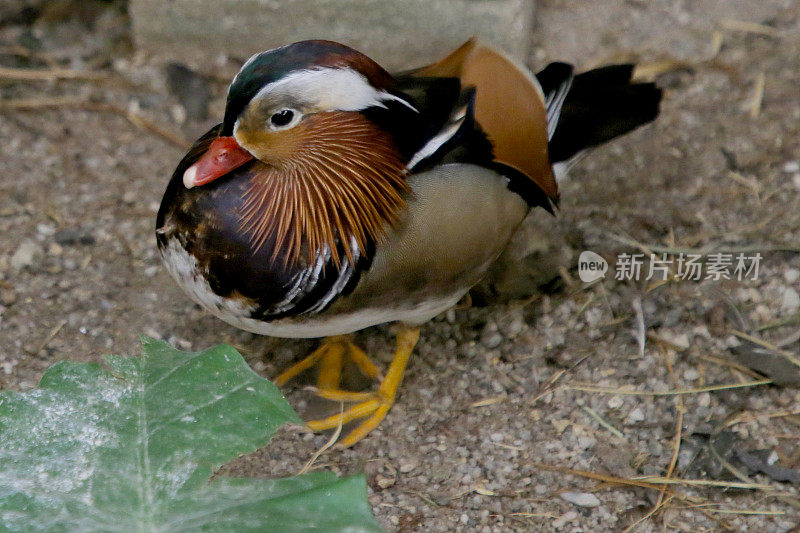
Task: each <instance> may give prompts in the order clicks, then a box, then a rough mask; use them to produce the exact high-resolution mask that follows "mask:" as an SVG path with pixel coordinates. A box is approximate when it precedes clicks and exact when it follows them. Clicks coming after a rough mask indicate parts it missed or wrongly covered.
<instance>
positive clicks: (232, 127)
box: [183, 40, 413, 188]
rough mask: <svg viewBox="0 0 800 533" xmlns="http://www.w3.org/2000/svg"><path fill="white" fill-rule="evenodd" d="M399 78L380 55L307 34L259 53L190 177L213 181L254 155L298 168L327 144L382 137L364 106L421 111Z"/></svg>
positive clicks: (193, 181) (188, 181)
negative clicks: (406, 96)
mask: <svg viewBox="0 0 800 533" xmlns="http://www.w3.org/2000/svg"><path fill="white" fill-rule="evenodd" d="M394 84H395V82H394V79H393V78H392V76H391V75H390V74H389V73H387V72H386V71H385V70H384V69H383V68H382V67H381V66H380V65H378V64H377V63H376V62H374V61H373V60H371V59H370V58H368V57H367V56H365V55H364V54H362V53H360V52H357V51H356V50H353V49H352V48H349V47H347V46H345V45H342V44H339V43H335V42H331V41H320V40H315V41H301V42H298V43H294V44H291V45H288V46H284V47H282V48H276V49H273V50H268V51H266V52H261V53H259V54H256V55H254V56H253V57H251V58H250V59H249V60H248V61H247V62H246V63H245V64H244V65H243V66H242V68H241V70H240V71H239V73H238V74H237V75H236V77H235V78H234V79H233V82H232V83H231V85H230V88H229V89H228V98H227V104H226V108H225V118H224V120H223V123H222V127H221V130H220V135H219V137H218V138H217V139H215V140H214V141H213V142H212V143H211V146H210V147H209V149H208V151H207V152H206V153H205V154H204V155H203V157H201V158H200V159H199V160H198V161H197V162H196V163H195V164H193V165H192V166H190V167H189V168H188V169H187V170H186V171H185V172H184V175H183V183H184V185H185V186H186V187H187V188H192V187H196V186H200V185H204V184H207V183H210V182H212V181H214V180H215V179H217V178H220V177H222V176H224V175H225V174H227V173H228V172H230V171H231V170H234V169H235V168H237V167H239V166H241V165H243V164H244V163H247V162H248V161H250V160H252V159H253V158H255V159H258V160H260V161H261V162H263V163H265V164H267V165H270V166H274V167H278V168H284V169H286V168H293V167H297V166H301V164H302V162H303V161H306V162H308V155H309V153H310V152H311V151H314V150H317V151H319V150H323V151H324V150H325V148H326V146H325V145H329V147H330V146H335V145H336V144H337V143H345V142H351V141H365V142H368V141H369V139H370V138H380V137H381V135H380V134H381V132H380V131H375V132H370V131H369V130H370V129H371V128H375V129H378V128H377V126H375V124H373V123H370V122H369V121H367V120H366V119H365V118H364V116H363V115H362V114H361V113H360V112H361V111H363V110H365V109H368V108H375V107H385V106H386V105H387V103H389V102H396V103H400V104H402V105H404V106H406V107H408V108H410V109H412V110H413V106H412V104H411V103H409V102H408V101H407V100H405V99H404V98H403V97H402V96H401V95H399V93H397V92H395V91H393V89H392V88H393V86H394ZM376 136H377V137H376ZM377 148H380V147H379V146H378V147H377ZM377 151H378V152H380V151H381V150H380V149H379V150H377ZM315 159H316V158H315Z"/></svg>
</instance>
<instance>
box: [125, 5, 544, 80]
mask: <svg viewBox="0 0 800 533" xmlns="http://www.w3.org/2000/svg"><path fill="white" fill-rule="evenodd" d="M129 9H130V13H131V17H132V21H133V28H134V36H135V41H136V44H137V47H138V48H139V49H140V50H141V51H143V52H144V53H146V54H148V55H149V56H152V57H153V58H155V59H156V60H160V61H178V62H182V63H185V64H187V65H189V66H192V67H195V68H200V69H202V70H205V71H208V70H209V68H210V67H213V65H215V64H217V62H218V59H219V58H220V56H228V57H232V58H234V59H239V60H243V59H246V58H247V57H249V56H250V55H251V54H253V53H255V52H259V51H262V50H267V49H269V48H274V47H276V46H281V45H284V44H288V43H291V42H294V41H299V40H303V39H331V40H334V41H339V42H342V43H344V44H347V45H349V46H352V47H354V48H356V49H357V50H360V51H362V52H364V53H366V54H367V55H369V56H370V57H372V58H373V59H375V60H376V61H378V62H379V63H381V64H382V65H384V66H385V67H387V68H388V69H390V70H392V69H402V68H409V67H413V66H419V65H422V64H425V63H426V62H430V61H432V60H434V59H437V58H439V57H441V56H442V55H444V54H445V53H447V52H449V51H450V50H451V49H453V48H455V47H457V46H458V45H460V44H461V43H463V42H464V41H465V40H467V39H468V38H470V37H472V36H473V35H477V36H479V37H481V38H483V39H486V40H487V41H489V42H491V43H494V44H495V45H497V46H499V47H501V48H502V49H504V50H506V51H507V52H508V53H509V54H511V55H512V56H514V57H516V58H517V59H520V60H525V59H526V57H527V54H528V47H529V43H530V40H531V31H532V26H533V14H534V13H533V12H534V0H283V1H278V0H131V2H130V8H129Z"/></svg>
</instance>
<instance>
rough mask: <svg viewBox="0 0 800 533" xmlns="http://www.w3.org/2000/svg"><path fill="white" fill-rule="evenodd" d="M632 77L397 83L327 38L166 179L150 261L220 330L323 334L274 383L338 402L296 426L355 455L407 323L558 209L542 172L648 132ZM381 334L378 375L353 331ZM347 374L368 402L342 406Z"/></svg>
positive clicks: (434, 77)
mask: <svg viewBox="0 0 800 533" xmlns="http://www.w3.org/2000/svg"><path fill="white" fill-rule="evenodd" d="M632 71H633V66H632V65H614V66H608V67H603V68H599V69H595V70H592V71H589V72H586V73H583V74H579V75H573V69H572V67H571V66H570V65H567V64H564V63H553V64H551V65H549V66H548V67H547V68H545V69H544V70H543V71H541V72H540V73H539V74H537V75H536V76H533V75H531V74H530V73H529V71H528V70H527V69H525V68H524V67H523V66H521V65H518V64H516V63H514V62H513V61H511V60H510V59H508V58H507V57H505V56H504V55H503V54H502V53H500V52H498V51H496V50H494V49H492V48H491V47H489V46H487V45H485V44H482V43H480V42H477V41H475V40H470V41H468V42H467V43H465V44H464V45H462V46H461V47H460V48H458V49H457V50H455V51H454V52H452V53H451V54H450V55H448V56H446V57H445V58H444V59H442V60H440V61H438V62H436V63H434V64H432V65H428V66H425V67H421V68H418V69H415V70H411V71H407V72H402V73H399V74H394V75H393V74H390V73H388V72H387V71H386V70H384V69H383V68H382V67H381V66H380V65H378V64H377V63H376V62H374V61H373V60H371V59H370V58H368V57H367V56H365V55H364V54H362V53H359V52H357V51H356V50H353V49H351V48H349V47H347V46H345V45H342V44H339V43H335V42H330V41H321V40H315V41H303V42H298V43H294V44H290V45H288V46H284V47H282V48H276V49H273V50H268V51H266V52H262V53H259V54H256V55H254V56H253V57H251V58H250V59H249V60H248V61H247V62H246V63H245V64H244V65H243V66H242V68H241V70H240V71H239V72H238V74H237V75H236V76H235V77H234V79H233V81H232V83H231V85H230V87H229V90H228V95H227V102H226V108H225V114H224V118H223V120H222V123H220V124H219V125H217V126H215V127H214V128H212V129H211V130H210V131H208V133H206V134H205V135H203V136H202V137H201V138H200V139H198V140H197V141H196V142H195V144H194V146H192V148H191V149H190V150H189V152H188V153H187V154H186V156H185V157H184V158H183V160H182V161H181V162H180V164H179V165H178V167H177V169H176V170H175V172H174V174H173V176H172V178H171V180H170V181H169V184H168V186H167V189H166V192H165V194H164V198H163V200H162V203H161V207H160V209H159V212H158V218H157V224H156V236H157V241H158V248H159V250H160V254H161V256H162V258H163V261H164V263H165V265H166V267H167V269H168V270H169V272H170V273H171V274H172V276H173V277H174V278H175V280H176V281H177V282H178V284H179V285H180V286H181V287H182V288H183V290H184V291H186V292H187V293H188V294H189V296H190V297H191V298H192V299H193V300H194V301H195V302H197V303H198V304H200V305H201V306H202V307H203V308H205V309H206V310H208V311H209V312H210V313H212V314H213V315H215V316H217V317H218V318H220V319H222V320H224V321H225V322H227V323H229V324H231V325H233V326H235V327H237V328H241V329H244V330H247V331H250V332H253V333H257V334H262V335H270V336H277V337H294V338H306V337H326V338H325V339H324V340H323V341H322V344H321V346H320V347H319V348H318V349H317V350H316V351H314V352H313V353H312V354H311V355H309V356H308V357H306V358H305V359H303V360H301V361H300V362H298V363H297V364H295V365H294V366H292V367H291V368H289V369H288V370H286V371H285V372H283V373H282V374H280V375H279V376H278V377H277V379H276V380H275V381H276V383H277V384H278V385H283V384H285V383H286V382H287V381H289V380H290V379H292V378H293V377H295V376H297V375H298V374H299V373H301V372H303V371H305V370H307V369H310V368H312V367H314V366H318V367H319V374H318V378H317V386H316V388H315V390H316V392H317V394H318V395H319V396H321V397H323V398H327V399H330V400H335V401H340V402H352V404H353V405H352V407H350V408H348V409H345V410H343V411H342V412H341V413H339V414H337V415H334V416H331V417H328V418H326V419H322V420H314V421H310V422H307V425H308V426H309V427H310V428H311V429H313V430H317V431H318V430H325V429H331V428H335V427H338V426H339V425H340V424H344V423H348V422H351V421H359V422H360V423H359V424H358V425H357V426H356V427H355V429H353V430H352V432H350V433H349V435H347V437H345V438H344V439H343V440H342V441H340V444H341V445H342V446H351V445H353V444H354V443H356V442H357V441H359V440H360V439H361V438H363V437H364V436H365V435H366V434H367V433H368V432H370V431H371V430H372V429H374V428H375V427H377V426H378V424H379V423H380V422H381V420H382V419H383V418H384V417H385V416H386V414H387V413H388V411H389V409H390V408H391V406H392V404H393V402H394V400H395V396H396V394H397V390H398V386H399V384H400V382H401V380H402V376H403V372H404V370H405V368H406V364H407V363H408V360H409V356H410V355H411V352H412V350H413V348H414V346H415V344H416V343H417V341H418V338H419V332H420V326H421V325H422V324H424V323H425V322H427V321H429V320H431V319H432V318H433V317H435V316H436V315H438V314H440V313H442V312H444V311H446V310H448V309H449V308H451V307H453V306H454V305H455V304H456V303H457V302H458V301H459V300H460V299H461V298H462V296H464V295H465V294H466V293H467V292H468V291H469V290H470V288H471V287H472V286H473V285H475V284H476V283H478V282H479V281H480V280H481V277H482V276H483V275H484V274H485V273H486V271H487V270H488V269H489V267H490V266H491V265H492V262H493V261H494V260H495V259H496V258H497V257H498V255H499V254H500V253H501V252H502V251H503V249H504V248H505V247H506V246H507V244H508V242H509V240H510V239H511V237H512V236H513V235H514V232H515V230H516V229H517V227H518V226H519V225H520V224H521V223H522V221H523V219H524V218H525V217H526V215H527V214H528V212H529V211H530V210H531V209H532V208H534V207H537V206H538V207H542V208H544V209H546V210H548V211H550V212H551V213H552V212H553V209H554V207H555V206H557V202H558V188H557V182H556V179H555V176H556V175H557V174H559V173H561V172H563V171H564V170H565V169H566V168H568V167H569V165H570V163H571V162H573V161H575V159H576V158H577V157H578V156H579V155H580V154H581V153H582V152H584V151H585V150H586V149H588V148H590V147H593V146H596V145H598V144H600V143H603V142H605V141H607V140H609V139H612V138H614V137H616V136H618V135H621V134H623V133H625V132H628V131H630V130H632V129H634V128H636V127H637V126H640V125H642V124H645V123H647V122H650V121H652V120H653V119H654V118H655V117H656V115H657V114H658V109H659V101H660V99H661V91H660V90H659V89H657V88H656V87H655V86H654V85H653V84H650V83H635V82H632V81H631V77H632ZM386 322H397V323H399V329H398V333H397V339H396V340H397V349H396V353H395V355H394V358H393V360H392V362H391V364H390V365H389V367H388V369H387V371H386V373H385V375H383V374H381V371H380V370H379V368H378V366H377V365H375V364H374V363H373V362H372V361H371V360H370V358H369V357H368V356H367V355H366V354H365V353H364V352H363V351H362V350H361V349H359V348H358V347H357V346H356V345H355V344H354V343H353V341H352V337H351V336H350V334H351V333H353V332H355V331H358V330H361V329H363V328H366V327H369V326H373V325H377V324H382V323H386ZM344 358H349V359H350V360H351V361H352V362H353V363H355V365H356V366H357V367H358V368H359V369H360V370H361V371H362V372H363V373H364V374H365V375H366V376H368V377H370V378H374V379H376V380H378V381H379V386H378V387H377V390H376V391H374V392H352V391H347V390H343V388H342V387H341V385H340V377H341V373H342V367H343V363H344Z"/></svg>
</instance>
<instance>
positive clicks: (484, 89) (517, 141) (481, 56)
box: [407, 40, 558, 202]
mask: <svg viewBox="0 0 800 533" xmlns="http://www.w3.org/2000/svg"><path fill="white" fill-rule="evenodd" d="M407 75H410V76H416V77H445V78H447V77H450V78H458V80H459V81H460V83H461V86H462V87H463V88H469V87H472V88H474V89H475V107H474V114H475V120H476V122H477V124H478V125H479V127H480V128H481V130H482V131H483V132H485V134H486V136H487V137H488V139H489V140H490V141H491V143H492V147H493V154H494V161H495V162H497V163H500V164H502V165H505V166H507V167H511V168H514V169H516V170H517V171H518V172H519V173H521V174H523V175H525V176H527V178H528V179H530V180H532V181H533V182H534V183H535V184H536V186H537V187H538V188H539V189H541V190H542V191H543V192H544V193H545V195H546V196H547V197H548V198H550V200H552V201H554V202H555V201H557V199H558V187H557V185H556V181H555V178H554V176H553V172H552V167H551V165H550V160H549V157H548V154H547V145H548V138H547V108H546V105H545V100H544V95H543V94H542V90H541V88H540V86H539V84H538V83H537V81H536V80H535V79H534V78H533V76H532V75H531V74H530V73H529V72H528V71H527V70H526V69H525V68H524V67H520V66H518V65H516V64H515V63H514V62H513V61H511V60H510V59H508V58H507V57H505V56H504V55H503V54H501V53H500V52H498V51H496V50H494V49H492V48H490V47H488V46H486V45H484V44H482V43H480V42H479V41H476V40H470V41H467V42H466V43H464V44H463V45H462V46H461V47H460V48H458V49H457V50H455V51H454V52H452V53H451V54H450V55H448V56H447V57H445V58H444V59H442V60H440V61H438V62H436V63H434V64H432V65H428V66H426V67H422V68H419V69H416V70H414V71H411V72H409V73H407Z"/></svg>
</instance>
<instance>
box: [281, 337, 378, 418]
mask: <svg viewBox="0 0 800 533" xmlns="http://www.w3.org/2000/svg"><path fill="white" fill-rule="evenodd" d="M346 355H349V357H350V358H351V359H352V360H353V362H354V363H355V364H356V366H358V368H359V369H361V371H362V372H363V373H364V374H365V375H366V376H367V377H370V378H373V379H375V378H377V379H380V371H379V370H378V367H377V366H375V363H373V362H372V361H370V359H369V357H367V355H366V354H365V353H364V352H363V351H362V350H361V349H360V348H359V347H358V346H356V345H355V344H353V339H352V336H350V335H336V336H333V337H326V338H325V339H324V340H323V341H322V345H321V346H320V347H319V348H317V349H316V350H314V351H313V352H312V353H311V355H309V356H308V357H306V358H305V359H303V360H302V361H300V362H299V363H296V364H295V365H293V366H292V367H291V368H289V369H288V370H286V371H285V372H283V373H282V374H281V375H279V376H278V377H277V378H275V384H276V385H278V386H279V387H280V386H283V385H285V384H286V383H287V382H288V381H289V380H291V379H293V378H295V377H296V376H297V375H298V374H300V373H302V372H305V371H306V370H308V369H310V368H311V367H313V366H319V375H318V376H317V386H316V387H312V389H314V391H315V392H316V393H317V394H318V395H319V396H321V397H323V398H327V399H329V400H333V401H337V402H363V401H366V400H368V399H370V398H375V393H374V392H350V391H346V390H342V389H341V388H340V381H341V377H342V367H343V365H344V357H345V356H346Z"/></svg>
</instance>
